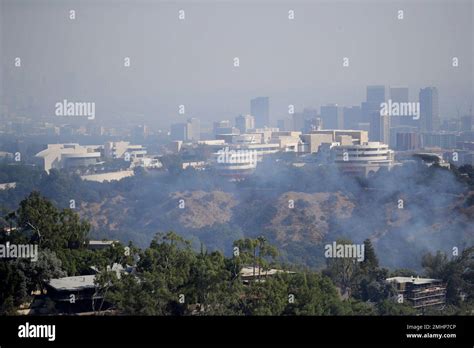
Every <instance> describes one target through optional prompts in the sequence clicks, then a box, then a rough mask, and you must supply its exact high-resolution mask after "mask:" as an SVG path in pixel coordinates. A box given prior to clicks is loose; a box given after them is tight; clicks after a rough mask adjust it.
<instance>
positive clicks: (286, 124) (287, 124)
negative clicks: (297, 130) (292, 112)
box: [277, 117, 294, 131]
mask: <svg viewBox="0 0 474 348" xmlns="http://www.w3.org/2000/svg"><path fill="white" fill-rule="evenodd" d="M293 125H294V123H293V119H291V118H289V117H288V118H284V119H281V120H278V121H277V127H278V129H279V130H281V131H292V130H294V127H293Z"/></svg>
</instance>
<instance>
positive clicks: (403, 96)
mask: <svg viewBox="0 0 474 348" xmlns="http://www.w3.org/2000/svg"><path fill="white" fill-rule="evenodd" d="M390 99H391V100H392V102H397V103H407V102H408V87H390Z"/></svg>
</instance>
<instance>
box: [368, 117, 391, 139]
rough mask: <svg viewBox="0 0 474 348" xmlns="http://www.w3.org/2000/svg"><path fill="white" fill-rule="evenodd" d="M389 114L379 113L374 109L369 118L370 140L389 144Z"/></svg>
mask: <svg viewBox="0 0 474 348" xmlns="http://www.w3.org/2000/svg"><path fill="white" fill-rule="evenodd" d="M390 121H391V120H390V116H389V115H380V112H376V111H374V112H373V113H372V115H371V120H370V132H369V139H370V141H380V142H381V143H384V144H387V145H389V143H390Z"/></svg>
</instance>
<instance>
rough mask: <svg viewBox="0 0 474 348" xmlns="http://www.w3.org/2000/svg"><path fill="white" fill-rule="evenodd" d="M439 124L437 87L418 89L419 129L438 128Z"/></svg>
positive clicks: (429, 130)
mask: <svg viewBox="0 0 474 348" xmlns="http://www.w3.org/2000/svg"><path fill="white" fill-rule="evenodd" d="M439 125H440V117H439V102H438V89H437V88H436V87H426V88H422V89H420V129H421V131H422V132H432V131H436V130H438V128H439Z"/></svg>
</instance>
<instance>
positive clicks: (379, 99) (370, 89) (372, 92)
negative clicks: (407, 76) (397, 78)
mask: <svg viewBox="0 0 474 348" xmlns="http://www.w3.org/2000/svg"><path fill="white" fill-rule="evenodd" d="M384 101H385V86H381V85H376V86H367V102H368V103H374V104H378V106H380V104H381V103H383V102H384Z"/></svg>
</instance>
